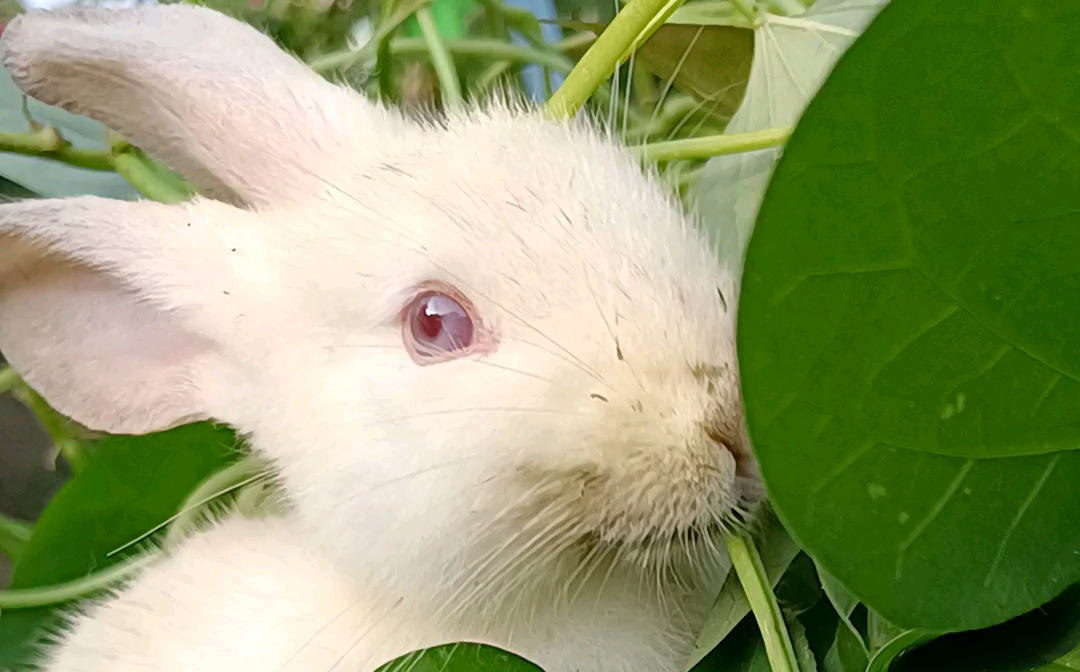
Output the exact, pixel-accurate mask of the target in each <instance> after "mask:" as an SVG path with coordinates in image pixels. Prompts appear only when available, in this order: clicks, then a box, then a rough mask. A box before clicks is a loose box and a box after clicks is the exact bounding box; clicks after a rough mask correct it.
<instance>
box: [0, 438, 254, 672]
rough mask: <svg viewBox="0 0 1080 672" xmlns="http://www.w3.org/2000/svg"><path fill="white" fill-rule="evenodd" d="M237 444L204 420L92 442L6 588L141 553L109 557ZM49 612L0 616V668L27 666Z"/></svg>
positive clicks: (179, 500)
mask: <svg viewBox="0 0 1080 672" xmlns="http://www.w3.org/2000/svg"><path fill="white" fill-rule="evenodd" d="M237 447H238V442H237V439H236V438H235V436H234V435H233V433H232V432H231V431H229V430H227V429H224V428H215V427H213V426H211V425H209V424H207V423H198V424H193V425H186V426H183V427H178V428H176V429H172V430H169V431H167V432H161V433H159V434H151V435H148V436H141V437H136V436H110V437H108V438H106V439H104V440H102V441H100V442H98V443H97V445H96V446H95V447H94V450H93V451H92V454H91V457H90V459H89V460H88V461H87V465H86V468H85V469H84V470H83V471H82V472H80V473H79V474H78V476H76V477H75V478H74V479H73V480H71V481H70V482H68V483H67V484H66V485H65V486H64V487H63V488H62V489H61V490H60V491H59V492H58V493H57V494H56V496H55V497H54V498H53V500H52V501H51V502H50V503H49V506H48V507H47V508H46V509H45V512H44V513H43V514H42V515H41V518H40V519H39V521H38V524H37V526H36V528H35V531H34V534H33V536H32V537H31V539H30V543H29V545H28V546H27V547H26V549H25V550H24V551H23V553H22V555H21V556H20V557H19V561H18V562H17V563H16V565H15V572H14V575H13V577H12V583H11V587H12V588H35V587H41V586H49V585H53V584H57V583H63V582H66V581H71V580H74V579H78V578H80V577H83V576H85V575H86V574H89V573H90V572H93V571H95V570H100V569H102V568H104V567H107V566H109V565H112V564H115V563H116V562H119V561H120V560H123V559H125V558H128V557H130V556H131V554H132V553H134V552H135V551H137V550H142V549H145V548H146V546H145V544H140V545H135V546H131V547H128V548H127V549H126V550H125V551H122V552H119V553H113V551H115V550H116V549H118V548H120V547H122V546H124V545H125V544H128V542H131V541H133V540H135V539H137V538H139V537H140V536H142V535H143V534H144V533H146V532H148V531H150V530H152V529H154V528H155V527H157V526H158V525H159V524H160V523H162V522H164V521H166V520H167V519H168V518H169V517H170V516H172V515H173V514H175V513H176V512H177V510H178V509H179V508H180V506H181V505H182V504H183V502H184V500H185V499H186V498H187V496H188V495H189V494H190V493H191V491H192V490H193V489H194V488H195V487H196V486H197V485H198V484H199V483H200V482H201V481H202V480H204V479H205V478H206V477H207V476H209V475H210V474H211V473H213V472H214V471H216V470H218V469H220V468H221V467H222V466H224V465H225V464H227V463H229V462H230V461H232V460H233V459H235V458H237V457H239V455H240V452H239V451H238V450H237ZM53 615H54V611H53V609H51V608H48V607H41V608H34V609H18V610H10V611H4V612H3V613H2V614H0V669H3V668H8V669H12V670H17V669H21V667H22V666H24V665H26V664H27V662H28V656H29V655H30V648H31V645H32V644H33V640H35V639H36V638H37V637H38V636H39V635H40V631H41V628H43V627H47V626H48V625H49V624H50V623H51V622H52V620H53Z"/></svg>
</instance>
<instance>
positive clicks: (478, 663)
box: [379, 643, 542, 672]
mask: <svg viewBox="0 0 1080 672" xmlns="http://www.w3.org/2000/svg"><path fill="white" fill-rule="evenodd" d="M379 672H542V671H541V670H540V668H539V667H537V666H536V665H534V664H533V663H530V662H529V661H527V660H525V659H524V658H522V657H521V656H517V655H514V654H512V653H509V652H507V651H503V650H502V649H497V648H495V647H493V646H485V645H483V644H466V643H462V644H445V645H443V646H436V647H434V648H431V649H425V650H423V651H417V652H415V653H410V654H408V655H405V656H402V657H401V658H398V659H397V660H394V661H392V662H389V663H387V664H386V665H383V666H382V667H380V668H379Z"/></svg>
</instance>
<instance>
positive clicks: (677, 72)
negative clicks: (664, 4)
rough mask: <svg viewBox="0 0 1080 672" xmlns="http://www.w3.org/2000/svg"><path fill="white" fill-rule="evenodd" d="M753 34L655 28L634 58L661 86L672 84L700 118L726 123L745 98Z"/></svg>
mask: <svg viewBox="0 0 1080 672" xmlns="http://www.w3.org/2000/svg"><path fill="white" fill-rule="evenodd" d="M753 56H754V31H752V30H748V29H746V28H738V27H735V26H712V25H710V26H687V25H677V24H668V25H664V26H661V27H660V28H658V29H657V31H656V32H655V33H653V35H652V37H650V38H649V40H648V41H647V42H646V43H645V44H643V45H641V47H639V48H638V50H637V53H636V55H635V58H636V59H637V60H638V62H640V63H641V64H642V65H644V66H645V67H646V68H647V69H648V70H649V72H651V73H653V74H654V75H656V76H657V77H659V78H660V79H661V80H663V81H665V82H666V81H668V80H669V79H672V80H674V82H675V86H677V87H679V89H680V90H682V91H684V92H686V93H688V94H690V95H692V96H694V98H696V99H697V100H698V101H700V102H701V104H702V106H703V108H704V109H705V111H706V112H709V113H711V114H714V115H716V116H719V117H722V118H724V119H727V118H729V117H731V115H732V114H734V113H735V110H737V109H738V107H739V104H740V103H741V102H742V99H743V94H744V93H745V92H746V85H747V81H748V79H749V77H750V63H751V61H752V60H753Z"/></svg>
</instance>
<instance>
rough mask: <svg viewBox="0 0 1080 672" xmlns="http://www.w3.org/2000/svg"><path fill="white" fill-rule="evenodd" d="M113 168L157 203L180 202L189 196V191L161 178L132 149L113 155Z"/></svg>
mask: <svg viewBox="0 0 1080 672" xmlns="http://www.w3.org/2000/svg"><path fill="white" fill-rule="evenodd" d="M113 169H114V170H115V171H116V172H117V173H119V174H120V176H121V177H123V178H124V179H125V180H127V181H128V183H129V184H131V186H133V187H135V188H136V189H138V190H139V193H141V194H142V195H143V196H145V197H147V198H149V199H150V200H152V201H158V202H159V203H180V202H181V201H186V200H187V199H189V198H191V195H192V194H191V192H190V191H187V190H185V189H182V188H178V187H176V186H174V185H172V184H169V183H167V182H165V181H164V180H162V179H161V178H160V177H159V176H158V175H157V173H156V172H155V170H154V168H153V167H152V166H150V165H149V164H148V163H147V162H146V161H144V160H143V159H142V158H141V157H140V156H138V155H137V154H135V153H134V152H132V151H123V152H120V153H118V154H117V155H116V156H115V157H113Z"/></svg>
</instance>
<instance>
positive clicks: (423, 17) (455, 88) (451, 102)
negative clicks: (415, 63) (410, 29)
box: [416, 7, 465, 108]
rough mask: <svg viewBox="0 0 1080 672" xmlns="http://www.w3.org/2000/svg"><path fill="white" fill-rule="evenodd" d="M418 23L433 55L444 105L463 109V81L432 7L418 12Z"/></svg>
mask: <svg viewBox="0 0 1080 672" xmlns="http://www.w3.org/2000/svg"><path fill="white" fill-rule="evenodd" d="M416 22H417V23H418V24H419V25H420V34H421V35H422V36H423V38H424V43H425V44H426V45H427V48H428V52H430V54H431V62H432V64H433V65H434V66H435V74H436V76H438V78H439V90H440V92H441V94H442V99H443V104H444V105H446V106H447V107H452V108H454V107H461V106H462V104H464V102H465V99H464V98H462V97H461V80H459V79H458V73H457V68H456V67H454V59H453V57H451V56H450V52H449V51H448V50H447V48H446V44H445V43H444V42H443V38H442V36H441V35H439V29H438V28H437V27H436V26H435V17H434V15H433V14H432V13H431V7H423V8H421V9H419V10H417V12H416Z"/></svg>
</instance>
